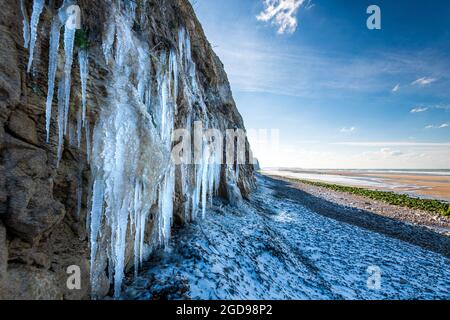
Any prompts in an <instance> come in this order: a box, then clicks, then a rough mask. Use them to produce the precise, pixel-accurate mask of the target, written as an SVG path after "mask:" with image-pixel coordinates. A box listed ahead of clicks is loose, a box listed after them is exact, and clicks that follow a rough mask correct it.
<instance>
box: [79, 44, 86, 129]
mask: <svg viewBox="0 0 450 320" xmlns="http://www.w3.org/2000/svg"><path fill="white" fill-rule="evenodd" d="M88 59H89V58H88V52H87V50H79V51H78V63H79V65H80V78H81V104H82V107H83V111H82V116H81V119H82V122H83V125H84V123H85V121H86V88H87V78H88V73H89V61H88Z"/></svg>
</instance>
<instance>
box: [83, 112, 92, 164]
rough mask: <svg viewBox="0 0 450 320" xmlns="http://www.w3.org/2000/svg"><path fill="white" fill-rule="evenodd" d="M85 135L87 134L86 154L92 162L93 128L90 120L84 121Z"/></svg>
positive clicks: (88, 160)
mask: <svg viewBox="0 0 450 320" xmlns="http://www.w3.org/2000/svg"><path fill="white" fill-rule="evenodd" d="M84 129H85V136H86V154H87V162H88V163H89V162H91V129H90V124H89V120H88V121H86V122H85V123H84Z"/></svg>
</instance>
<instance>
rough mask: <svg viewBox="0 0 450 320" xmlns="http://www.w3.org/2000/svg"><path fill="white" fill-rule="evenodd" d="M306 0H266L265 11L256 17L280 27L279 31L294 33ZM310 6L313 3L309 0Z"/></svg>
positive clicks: (280, 32) (281, 32)
mask: <svg viewBox="0 0 450 320" xmlns="http://www.w3.org/2000/svg"><path fill="white" fill-rule="evenodd" d="M303 3H305V0H264V7H265V9H264V11H262V12H261V13H260V14H259V15H258V16H257V17H256V18H257V19H258V20H259V21H264V22H269V21H271V22H272V24H274V25H276V26H277V27H278V33H279V34H284V33H294V32H295V30H296V29H297V25H298V22H297V12H298V10H299V9H300V7H301V5H302V4H303ZM308 7H309V8H311V4H310V3H309V2H308Z"/></svg>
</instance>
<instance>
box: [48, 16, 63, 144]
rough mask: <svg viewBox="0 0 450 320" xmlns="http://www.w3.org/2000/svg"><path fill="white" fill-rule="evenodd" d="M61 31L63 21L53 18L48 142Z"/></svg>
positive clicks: (50, 53) (49, 75) (49, 69)
mask: <svg viewBox="0 0 450 320" xmlns="http://www.w3.org/2000/svg"><path fill="white" fill-rule="evenodd" d="M60 30H61V21H60V20H59V17H58V16H56V17H54V18H53V22H52V26H51V31H50V49H49V51H50V52H49V62H48V89H47V103H46V111H45V118H46V131H47V142H49V139H50V122H51V117H52V104H53V95H54V91H55V76H56V69H57V65H58V52H59V38H60Z"/></svg>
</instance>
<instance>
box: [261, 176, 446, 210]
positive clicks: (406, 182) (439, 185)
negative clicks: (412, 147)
mask: <svg viewBox="0 0 450 320" xmlns="http://www.w3.org/2000/svg"><path fill="white" fill-rule="evenodd" d="M261 173H262V174H267V175H272V176H282V177H286V178H292V179H299V180H311V181H317V182H324V183H330V184H338V185H343V186H351V187H362V188H365V189H368V190H379V191H393V192H395V193H398V194H406V195H409V196H415V197H420V198H423V199H435V200H439V201H445V202H449V203H450V175H448V174H441V175H432V174H426V173H418V172H407V171H405V172H395V173H394V172H388V171H386V172H376V171H367V172H359V171H351V170H301V169H295V168H294V169H290V168H279V169H267V170H262V171H261Z"/></svg>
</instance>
